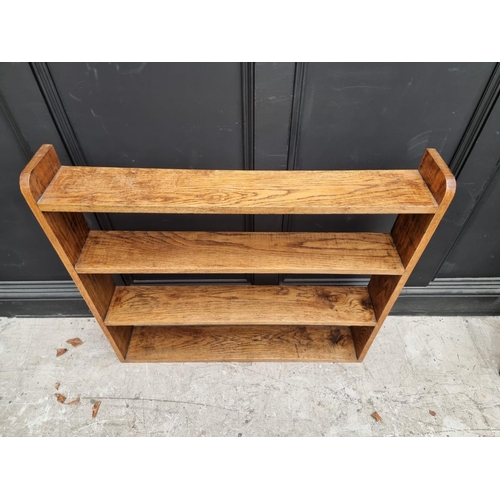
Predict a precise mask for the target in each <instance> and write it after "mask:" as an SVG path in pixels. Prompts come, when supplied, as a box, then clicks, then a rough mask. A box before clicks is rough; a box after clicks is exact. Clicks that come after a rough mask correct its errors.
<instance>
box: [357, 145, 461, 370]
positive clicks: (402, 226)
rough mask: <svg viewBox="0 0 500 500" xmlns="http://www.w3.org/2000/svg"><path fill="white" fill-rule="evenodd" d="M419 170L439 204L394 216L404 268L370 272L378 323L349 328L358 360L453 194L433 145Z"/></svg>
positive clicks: (450, 178)
mask: <svg viewBox="0 0 500 500" xmlns="http://www.w3.org/2000/svg"><path fill="white" fill-rule="evenodd" d="M419 171H420V173H421V175H422V177H423V178H424V179H425V181H426V183H427V184H428V186H429V190H430V191H431V192H432V194H433V196H434V197H435V198H436V200H437V201H438V203H439V207H438V209H437V211H436V213H435V214H434V215H428V214H401V215H398V217H397V218H396V221H395V222H394V226H393V228H392V231H391V235H392V237H393V240H394V244H395V245H396V248H397V250H398V252H399V255H400V257H401V260H402V262H403V264H404V266H405V272H404V273H403V274H402V275H401V276H400V277H397V276H372V278H371V280H370V283H369V284H368V291H369V293H370V297H371V300H372V303H373V308H374V311H375V314H376V317H377V324H376V325H375V327H374V328H373V329H368V328H353V329H352V335H353V339H354V344H355V347H356V353H357V356H358V359H359V360H360V361H362V360H363V359H364V357H365V356H366V353H367V352H368V349H369V348H370V346H371V344H372V343H373V340H374V339H375V336H376V335H377V333H378V331H379V330H380V328H381V326H382V324H383V322H384V321H385V319H386V318H387V316H388V314H389V312H390V310H391V309H392V307H393V306H394V303H395V302H396V300H397V298H398V296H399V294H400V293H401V290H402V289H403V287H404V285H405V283H406V282H407V280H408V278H409V277H410V274H411V273H412V271H413V269H414V268H415V266H416V264H417V262H418V260H419V259H420V257H421V256H422V254H423V252H424V250H425V248H426V247H427V244H428V243H429V241H430V239H431V237H432V235H433V234H434V232H435V231H436V229H437V227H438V225H439V223H440V221H441V219H442V218H443V216H444V214H445V212H446V210H447V209H448V207H449V205H450V203H451V201H452V199H453V196H454V195H455V189H456V182H455V178H454V176H453V174H452V173H451V171H450V169H449V168H448V167H447V165H446V163H445V162H444V161H443V159H442V158H441V156H439V153H438V152H437V151H436V150H435V149H427V150H426V152H425V154H424V157H423V159H422V162H421V164H420V167H419Z"/></svg>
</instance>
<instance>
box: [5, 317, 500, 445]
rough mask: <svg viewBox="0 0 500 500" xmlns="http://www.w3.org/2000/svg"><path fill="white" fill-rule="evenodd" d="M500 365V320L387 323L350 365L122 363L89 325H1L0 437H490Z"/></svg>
mask: <svg viewBox="0 0 500 500" xmlns="http://www.w3.org/2000/svg"><path fill="white" fill-rule="evenodd" d="M72 337H80V338H81V339H82V340H83V341H84V344H83V345H81V346H79V347H76V348H74V347H71V346H70V345H69V344H67V343H66V340H67V339H70V338H72ZM58 348H67V349H68V351H67V352H66V353H65V354H64V355H62V356H60V357H56V349H58ZM499 365H500V317H473V318H471V317H469V318H436V317H432V318H431V317H390V318H389V319H388V320H387V322H386V324H385V326H384V327H383V329H382V331H381V333H380V334H379V336H378V338H377V340H376V341H375V343H374V345H373V347H372V349H371V351H370V353H369V354H368V356H367V358H366V360H365V362H364V364H360V365H356V364H354V365H336V364H329V363H318V364H313V363H308V364H306V363H227V364H225V363H220V364H206V363H199V364H171V365H168V364H150V365H142V364H121V363H120V362H119V361H118V360H117V358H116V357H115V355H114V354H113V352H112V350H111V347H110V346H109V345H108V343H107V341H106V339H105V338H104V336H103V334H102V333H101V331H100V329H99V327H98V326H97V324H96V322H95V321H94V320H93V319H86V318H85V319H46V318H44V319H42V318H36V319H19V318H0V435H2V436H243V437H245V436H421V435H424V436H500V376H499ZM56 382H59V383H60V387H59V389H58V390H56V389H55V388H54V384H56ZM55 393H61V394H63V395H64V396H66V397H67V400H66V403H68V402H70V401H72V400H74V399H75V398H77V397H79V398H80V403H78V404H76V405H74V406H70V405H68V404H61V403H58V402H57V400H56V397H55V396H54V394H55ZM97 401H101V402H102V403H101V406H100V408H99V411H98V414H97V416H96V417H95V418H92V407H93V405H94V404H95V403H96V402H97ZM375 411H376V412H378V414H379V415H380V416H381V417H382V421H381V422H377V421H375V420H374V419H373V418H372V417H371V416H370V415H371V414H372V413H373V412H375ZM431 411H432V412H435V416H433V415H431V413H430V412H431Z"/></svg>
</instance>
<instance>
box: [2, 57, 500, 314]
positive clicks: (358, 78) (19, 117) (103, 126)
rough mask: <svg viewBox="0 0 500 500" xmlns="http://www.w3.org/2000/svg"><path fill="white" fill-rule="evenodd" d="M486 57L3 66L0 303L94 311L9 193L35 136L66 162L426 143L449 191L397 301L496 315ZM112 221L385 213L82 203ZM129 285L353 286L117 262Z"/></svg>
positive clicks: (177, 225)
mask: <svg viewBox="0 0 500 500" xmlns="http://www.w3.org/2000/svg"><path fill="white" fill-rule="evenodd" d="M499 90H500V68H499V67H498V66H497V65H496V64H495V63H449V64H448V63H418V64H417V63H241V64H240V63H211V64H209V63H182V64H181V63H168V64H151V63H112V64H107V63H55V64H53V63H32V64H28V63H18V64H11V63H2V64H0V152H1V158H2V160H1V162H0V173H1V179H2V182H1V183H0V209H1V210H0V235H1V237H0V315H28V316H29V315H86V314H89V313H88V310H87V308H86V306H85V304H84V302H83V300H82V299H81V298H80V296H79V294H78V292H77V291H76V288H75V287H74V285H73V284H72V282H71V281H70V280H69V277H68V275H67V273H66V272H65V270H64V268H63V266H62V264H61V263H60V262H59V259H58V258H57V256H56V254H55V252H54V250H53V249H52V247H51V246H50V244H49V243H48V241H47V240H46V238H45V236H44V235H43V233H42V231H41V229H40V228H39V226H38V224H37V223H36V221H35V219H34V218H33V216H32V215H31V212H30V211H29V209H28V207H27V206H26V204H25V202H24V200H23V198H22V196H21V194H20V192H19V184H18V180H19V174H20V172H21V170H22V168H23V167H24V165H25V164H26V163H27V161H28V159H29V158H30V157H31V156H32V154H33V153H34V152H35V151H36V150H37V149H38V147H39V146H40V145H41V144H43V143H51V144H54V145H55V147H56V150H57V152H58V154H59V156H60V158H61V160H62V162H63V163H64V164H67V165H100V166H123V167H141V166H142V167H155V168H162V167H163V168H169V167H170V168H193V169H196V168H200V169H207V168H208V169H210V168H217V169H255V170H286V169H296V170H334V169H339V170H340V169H368V170H370V169H381V168H382V169H398V168H401V169H407V168H416V167H417V166H418V163H419V161H420V159H421V157H422V155H423V152H424V150H425V148H427V147H433V148H436V149H437V150H438V151H439V152H440V153H441V155H442V156H443V158H444V159H445V161H447V162H448V163H449V165H450V167H451V169H452V170H453V172H454V173H455V175H456V176H457V180H458V184H457V195H456V197H455V200H454V201H453V203H452V206H451V207H450V209H449V211H448V213H447V214H446V217H445V220H444V221H443V223H442V224H441V226H440V228H439V229H438V232H437V233H436V235H435V237H434V239H433V240H432V241H431V243H430V245H429V247H428V249H427V250H426V252H425V254H424V256H423V257H422V259H421V261H420V263H419V264H418V266H417V269H416V270H415V272H414V275H413V276H412V278H411V279H410V282H409V284H408V285H409V286H407V287H406V289H405V290H404V291H403V294H402V296H401V297H400V299H399V300H398V303H397V304H396V306H395V309H394V313H399V314H402V313H407V314H498V313H500V222H499V219H498V215H497V214H498V213H500V201H499V200H500V180H499V179H500V174H499V168H498V166H499V164H500V103H498V99H497V98H498V93H499ZM87 218H88V220H89V222H90V224H91V225H92V226H93V227H96V228H97V227H101V228H106V229H123V230H125V229H130V230H134V229H139V228H141V229H155V230H212V231H216V230H220V231H224V230H227V231H315V232H316V231H381V230H382V231H383V230H388V229H389V228H390V227H391V224H392V222H393V217H392V216H344V215H332V216H325V215H316V216H309V215H307V216H306V215H294V216H289V217H283V216H277V215H258V216H245V215H165V214H161V215H146V214H145V215H134V214H100V215H98V216H95V215H94V214H87ZM117 279H118V280H119V281H121V282H123V283H163V284H182V283H200V284H243V283H254V284H277V283H284V284H325V285H331V284H338V283H342V284H345V283H346V282H348V283H352V284H357V283H360V282H363V281H364V278H363V277H359V276H356V277H354V276H346V275H342V276H336V275H123V276H118V277H117Z"/></svg>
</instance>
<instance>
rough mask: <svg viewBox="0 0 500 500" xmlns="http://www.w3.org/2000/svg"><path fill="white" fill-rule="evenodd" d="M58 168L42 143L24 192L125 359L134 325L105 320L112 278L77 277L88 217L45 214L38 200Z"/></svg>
mask: <svg viewBox="0 0 500 500" xmlns="http://www.w3.org/2000/svg"><path fill="white" fill-rule="evenodd" d="M59 167H60V162H59V158H58V157H57V154H56V152H55V150H54V148H53V147H52V146H51V145H49V144H45V145H43V146H42V147H41V148H40V149H39V150H38V152H37V153H36V154H35V156H34V157H33V158H32V160H31V161H30V162H29V163H28V165H27V166H26V167H25V169H24V170H23V171H22V173H21V177H20V186H21V192H22V194H23V196H24V198H25V199H26V201H27V203H28V205H29V207H30V208H31V210H32V212H33V214H34V215H35V217H36V219H37V220H38V222H39V224H40V226H41V227H42V229H43V230H44V232H45V234H46V235H47V237H48V239H49V240H50V242H51V243H52V245H53V247H54V249H55V250H56V252H57V253H58V255H59V258H60V259H61V261H62V262H63V264H64V266H65V267H66V269H67V271H68V273H69V274H70V276H71V278H72V279H73V281H74V282H75V284H76V286H77V287H78V290H79V291H80V293H81V294H82V297H83V298H84V300H85V302H86V303H87V305H88V306H89V308H90V310H91V311H92V313H93V314H94V316H95V318H96V319H97V321H98V322H99V324H100V326H101V328H102V329H103V331H104V333H105V335H106V336H107V338H108V340H109V342H110V343H111V345H112V347H113V349H114V350H115V352H116V354H117V356H118V357H119V359H121V360H122V361H123V360H124V359H125V354H126V352H127V349H128V344H129V341H130V337H131V335H132V328H131V327H130V326H125V327H118V328H117V327H107V326H106V325H105V324H104V321H103V320H104V316H105V315H106V312H107V310H108V306H109V303H110V301H111V297H112V296H113V292H114V289H115V284H114V282H113V279H112V277H111V276H107V275H92V274H88V275H84V276H78V274H77V272H76V271H75V269H74V264H75V262H76V260H77V259H78V257H79V255H80V252H81V249H82V247H83V244H84V243H85V241H86V239H87V236H88V234H89V228H88V225H87V223H86V221H85V218H84V217H83V215H82V214H80V213H47V214H44V213H42V212H41V211H40V209H39V208H38V205H37V200H38V199H39V198H40V196H41V194H42V193H43V192H44V190H45V189H46V188H47V186H48V185H49V183H50V182H51V180H52V179H53V177H54V175H56V173H57V171H58V168H59Z"/></svg>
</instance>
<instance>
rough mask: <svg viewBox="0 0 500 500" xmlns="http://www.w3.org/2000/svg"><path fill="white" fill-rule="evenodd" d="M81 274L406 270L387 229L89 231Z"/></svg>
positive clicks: (389, 271)
mask: <svg viewBox="0 0 500 500" xmlns="http://www.w3.org/2000/svg"><path fill="white" fill-rule="evenodd" d="M75 267H76V270H77V271H78V272H79V273H112V274H113V273H114V274H120V273H283V274H285V273H304V274H305V273H307V274H320V273H331V274H372V273H374V274H389V275H391V274H398V275H399V274H402V273H403V271H404V268H403V264H402V263H401V259H400V257H399V254H398V252H397V250H396V247H395V246H394V243H393V242H392V237H391V236H390V235H388V234H384V233H242V232H240V233H237V232H219V233H210V232H195V231H193V232H190V231H179V232H159V231H91V232H90V234H89V236H88V239H87V241H86V243H85V245H84V247H83V250H82V253H81V255H80V258H79V260H78V262H77V263H76V266H75Z"/></svg>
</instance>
